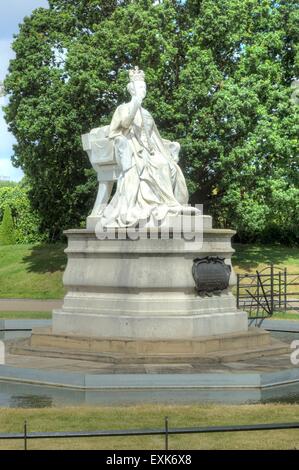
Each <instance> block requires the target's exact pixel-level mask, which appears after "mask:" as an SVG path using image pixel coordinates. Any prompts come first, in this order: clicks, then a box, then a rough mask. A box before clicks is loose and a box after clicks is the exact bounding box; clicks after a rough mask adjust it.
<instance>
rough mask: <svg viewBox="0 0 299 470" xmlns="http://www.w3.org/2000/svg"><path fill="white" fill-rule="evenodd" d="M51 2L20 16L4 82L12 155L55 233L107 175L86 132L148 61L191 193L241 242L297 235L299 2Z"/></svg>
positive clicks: (151, 89) (153, 92)
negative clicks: (95, 164) (96, 166)
mask: <svg viewBox="0 0 299 470" xmlns="http://www.w3.org/2000/svg"><path fill="white" fill-rule="evenodd" d="M49 4H50V9H49V10H47V9H38V10H35V11H34V12H33V14H32V15H31V17H28V18H25V20H24V22H23V24H22V25H21V28H20V32H19V34H18V36H17V37H16V39H15V41H14V45H13V48H14V50H15V52H16V58H15V59H14V60H13V61H11V64H10V72H9V75H8V77H7V78H6V80H5V89H6V91H7V92H8V93H10V102H9V105H8V106H7V107H6V119H7V122H8V123H9V126H10V128H11V130H12V132H13V133H14V135H15V136H16V138H17V145H16V146H15V149H14V157H13V159H14V163H15V164H16V165H19V166H21V167H22V168H23V170H24V172H25V174H26V175H27V177H28V179H29V181H30V183H31V188H32V189H31V190H30V193H29V194H30V200H31V202H32V206H33V208H34V209H36V210H37V211H38V213H39V214H40V217H41V227H42V229H43V230H45V231H46V232H47V233H48V234H49V237H50V238H51V239H55V238H57V237H59V236H61V232H62V229H63V228H68V227H74V226H75V225H76V224H77V225H78V224H80V222H81V221H82V220H83V219H84V218H85V217H86V215H87V214H88V211H89V210H90V208H91V206H92V204H93V199H94V197H95V191H96V179H95V177H94V174H93V172H92V170H90V164H89V162H88V159H87V156H86V155H85V154H84V152H83V151H82V147H81V142H80V134H82V133H84V132H87V131H89V130H90V129H91V128H93V127H97V126H99V125H104V124H107V123H108V122H109V120H110V119H111V113H112V111H113V110H114V109H115V107H116V105H117V104H119V103H120V102H122V101H123V100H125V99H127V97H126V91H125V84H126V80H127V71H128V69H129V68H131V67H132V66H133V65H136V64H138V65H139V66H140V67H141V68H143V69H144V70H145V72H146V77H147V82H148V96H147V98H146V103H145V106H146V107H147V108H148V109H150V110H151V112H152V113H153V115H154V116H155V118H156V121H157V123H158V126H159V129H161V133H162V135H163V136H165V137H166V138H171V139H177V140H178V141H179V142H180V143H181V145H182V157H181V165H182V166H183V169H184V173H185V175H186V177H187V182H188V187H189V191H190V195H191V201H192V202H193V203H203V204H204V207H205V210H206V212H210V213H212V215H213V216H214V218H215V223H216V224H217V225H220V226H232V227H233V228H236V229H237V230H238V231H239V234H240V235H239V236H240V239H241V240H244V241H246V240H252V239H261V240H263V239H265V240H266V239H267V240H268V239H269V234H271V233H274V232H275V234H276V236H278V237H279V238H280V239H284V238H285V239H287V240H295V239H296V230H295V232H294V227H295V225H294V224H296V223H297V222H298V220H299V215H298V187H299V185H298V183H299V182H298V178H299V177H298V152H297V145H298V142H297V133H298V106H296V105H295V104H294V103H291V102H290V96H291V93H292V89H291V82H292V80H293V79H294V78H296V76H298V64H299V59H298V58H299V52H298V51H299V49H298V46H297V43H298V28H297V27H296V24H297V21H298V16H299V13H298V11H299V10H298V4H297V2H295V1H294V0H281V1H280V2H276V1H275V0H201V1H198V0H186V1H179V0H163V1H160V2H156V1H154V0H133V1H129V0H128V1H120V0H114V1H110V0H109V1H108V0H105V1H104V0H76V1H72V2H69V1H67V0H50V2H49ZM91 175H93V176H91ZM294 198H295V200H294ZM285 204H287V207H288V210H291V211H292V214H293V220H292V221H289V219H288V217H287V216H286V214H285V213H284V212H285V209H284V207H286V206H285ZM281 224H283V228H279V227H281ZM279 230H280V234H279V233H278V232H279Z"/></svg>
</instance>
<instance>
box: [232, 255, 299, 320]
mask: <svg viewBox="0 0 299 470" xmlns="http://www.w3.org/2000/svg"><path fill="white" fill-rule="evenodd" d="M236 296H237V306H238V308H240V309H243V310H246V311H247V312H248V314H249V317H250V318H265V317H268V316H271V315H273V313H274V312H275V311H284V312H286V311H288V310H298V311H299V274H293V273H291V274H290V273H288V271H287V268H279V267H276V266H274V265H273V264H272V265H270V266H267V267H266V268H264V269H263V270H261V271H256V273H255V274H237V294H236Z"/></svg>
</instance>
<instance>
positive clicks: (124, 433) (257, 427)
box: [0, 417, 299, 450]
mask: <svg viewBox="0 0 299 470" xmlns="http://www.w3.org/2000/svg"><path fill="white" fill-rule="evenodd" d="M278 429H280V430H281V429H299V422H294V423H270V424H268V423H267V424H253V425H251V424H245V425H234V426H210V427H194V428H169V422H168V417H165V420H164V428H163V429H128V430H110V431H77V432H44V433H39V432H32V433H29V432H28V426H27V421H25V422H24V430H23V432H22V433H15V434H13V433H9V434H5V433H2V434H0V440H15V439H21V440H23V441H24V450H28V440H29V439H63V438H67V439H70V438H76V439H77V438H89V437H129V436H159V435H160V436H164V442H165V450H169V436H170V435H174V434H176V435H177V434H208V433H215V432H218V433H222V432H248V431H272V430H278Z"/></svg>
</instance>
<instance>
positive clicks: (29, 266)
mask: <svg viewBox="0 0 299 470" xmlns="http://www.w3.org/2000/svg"><path fill="white" fill-rule="evenodd" d="M64 248H65V245H64V244H62V243H57V244H53V245H11V246H2V247H1V246H0V298H32V299H60V298H62V297H63V295H64V289H63V285H62V275H63V271H64V268H65V265H66V255H65V254H64V252H63V250H64ZM234 248H235V250H236V253H235V254H234V256H233V266H234V268H235V271H236V272H237V273H238V272H239V273H244V272H255V270H256V269H259V270H260V269H262V268H263V267H265V266H266V265H268V264H269V263H270V262H272V263H274V264H275V265H278V266H281V267H283V266H287V268H288V272H289V273H296V272H298V273H299V247H297V248H296V247H285V246H280V245H240V244H236V245H234Z"/></svg>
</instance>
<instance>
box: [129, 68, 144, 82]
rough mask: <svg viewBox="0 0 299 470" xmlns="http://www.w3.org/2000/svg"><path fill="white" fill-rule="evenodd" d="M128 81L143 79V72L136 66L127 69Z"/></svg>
mask: <svg viewBox="0 0 299 470" xmlns="http://www.w3.org/2000/svg"><path fill="white" fill-rule="evenodd" d="M129 77H130V82H136V81H138V80H142V81H144V72H143V70H139V67H138V66H136V67H134V69H132V70H130V71H129Z"/></svg>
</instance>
